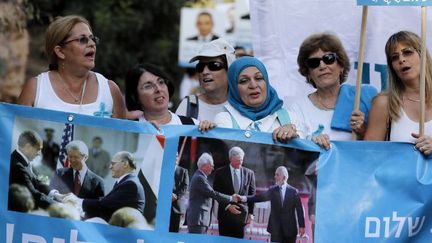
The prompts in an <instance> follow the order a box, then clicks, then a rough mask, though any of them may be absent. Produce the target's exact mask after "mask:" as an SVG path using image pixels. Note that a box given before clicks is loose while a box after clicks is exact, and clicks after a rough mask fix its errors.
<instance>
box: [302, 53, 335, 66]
mask: <svg viewBox="0 0 432 243" xmlns="http://www.w3.org/2000/svg"><path fill="white" fill-rule="evenodd" d="M336 59H337V55H336V53H329V54H325V55H324V56H322V57H321V58H318V57H313V58H308V59H306V66H308V67H309V68H311V69H314V68H317V67H319V65H320V64H321V60H322V61H323V62H324V63H325V64H326V65H330V64H333V63H334V62H335V61H336Z"/></svg>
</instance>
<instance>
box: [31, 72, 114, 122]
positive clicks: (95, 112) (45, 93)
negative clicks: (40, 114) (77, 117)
mask: <svg viewBox="0 0 432 243" xmlns="http://www.w3.org/2000/svg"><path fill="white" fill-rule="evenodd" d="M48 73H49V72H44V73H41V74H39V75H38V76H37V89H36V98H35V101H34V107H38V108H44V109H50V110H56V111H65V112H73V113H79V114H84V115H91V116H100V117H111V116H112V110H113V103H114V102H113V98H112V95H111V91H110V87H109V83H108V79H107V78H105V77H104V76H103V75H102V74H99V73H96V72H95V74H96V80H97V81H98V95H97V98H96V101H95V102H93V103H90V104H82V105H80V104H71V103H66V102H64V101H63V100H62V99H60V98H59V97H58V96H57V94H56V93H55V91H54V89H53V87H52V86H51V81H50V79H49V75H48Z"/></svg>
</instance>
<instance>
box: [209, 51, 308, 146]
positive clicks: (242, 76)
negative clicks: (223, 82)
mask: <svg viewBox="0 0 432 243" xmlns="http://www.w3.org/2000/svg"><path fill="white" fill-rule="evenodd" d="M228 86H229V89H228V103H229V104H227V105H225V109H226V111H224V112H221V113H219V114H217V115H216V117H215V123H216V125H217V126H219V127H226V128H237V129H242V130H247V131H261V132H273V139H274V140H275V141H276V140H277V141H280V142H288V141H289V140H290V139H292V138H295V137H298V136H300V137H302V136H303V125H302V124H301V123H299V122H298V120H297V119H296V118H295V116H293V115H294V114H291V113H288V111H287V110H285V109H284V108H283V107H282V106H283V101H282V100H281V99H279V97H278V95H277V93H276V90H275V89H274V88H273V87H272V86H271V85H270V83H269V78H268V74H267V70H266V68H265V66H264V64H263V63H262V62H261V61H259V60H258V59H257V58H255V57H241V58H239V59H237V60H236V61H234V62H233V63H232V64H231V66H230V67H229V68H228ZM297 129H298V130H297ZM245 134H247V133H245Z"/></svg>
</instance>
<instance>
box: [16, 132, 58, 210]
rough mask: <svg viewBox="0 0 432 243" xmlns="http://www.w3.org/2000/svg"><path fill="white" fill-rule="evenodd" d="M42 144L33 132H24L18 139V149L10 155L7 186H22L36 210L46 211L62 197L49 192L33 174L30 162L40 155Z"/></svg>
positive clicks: (55, 192)
mask: <svg viewBox="0 0 432 243" xmlns="http://www.w3.org/2000/svg"><path fill="white" fill-rule="evenodd" d="M42 146H43V142H42V139H41V138H40V136H39V135H38V134H37V133H35V132H34V131H24V132H22V133H21V134H20V135H19V137H18V148H17V149H15V150H14V151H13V152H12V154H11V159H10V174H9V185H12V184H13V183H16V184H20V185H23V186H25V187H27V189H29V191H30V193H31V194H32V196H33V199H34V201H35V204H36V208H43V209H46V208H48V206H50V205H51V204H52V203H54V198H55V199H56V200H61V199H62V197H63V195H61V194H59V193H58V192H57V191H55V190H50V188H49V186H48V185H46V184H44V183H43V182H42V181H41V180H39V179H38V177H37V176H36V175H35V174H34V173H33V170H32V167H31V164H30V163H31V161H33V160H34V159H35V158H36V157H37V156H40V155H41V150H42Z"/></svg>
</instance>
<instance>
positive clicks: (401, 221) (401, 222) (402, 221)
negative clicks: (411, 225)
mask: <svg viewBox="0 0 432 243" xmlns="http://www.w3.org/2000/svg"><path fill="white" fill-rule="evenodd" d="M405 219H406V217H398V216H397V212H394V211H393V213H392V221H393V222H394V221H399V224H398V228H397V230H396V235H395V237H396V238H399V237H400V235H401V233H402V229H403V226H404V224H405Z"/></svg>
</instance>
